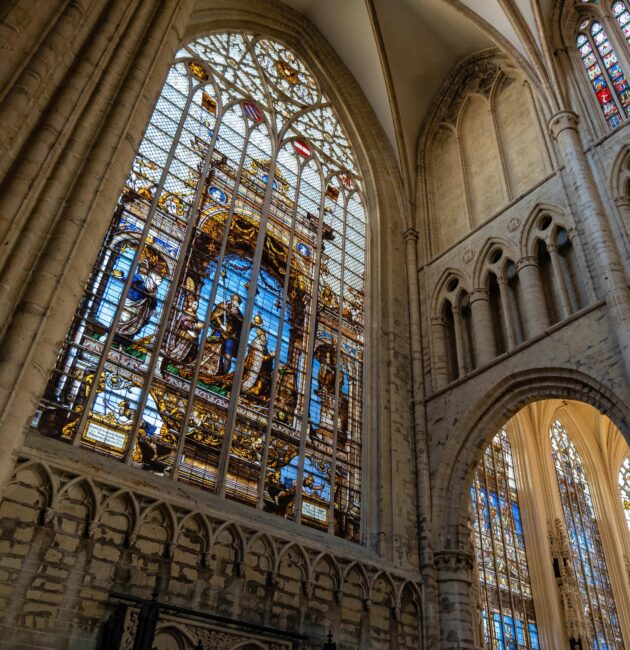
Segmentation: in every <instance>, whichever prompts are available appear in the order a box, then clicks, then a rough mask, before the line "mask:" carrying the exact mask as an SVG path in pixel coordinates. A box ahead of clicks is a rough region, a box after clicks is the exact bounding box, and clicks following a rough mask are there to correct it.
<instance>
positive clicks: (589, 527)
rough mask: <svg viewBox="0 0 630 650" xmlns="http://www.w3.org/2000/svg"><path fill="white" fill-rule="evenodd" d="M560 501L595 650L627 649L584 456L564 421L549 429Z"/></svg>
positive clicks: (558, 421) (557, 422)
mask: <svg viewBox="0 0 630 650" xmlns="http://www.w3.org/2000/svg"><path fill="white" fill-rule="evenodd" d="M549 436H550V438H551V454H552V457H553V461H554V464H555V468H556V478H557V479H558V487H559V489H560V501H561V502H562V510H563V512H564V522H565V525H566V529H567V538H568V542H569V548H570V550H571V559H572V563H573V569H574V571H575V575H576V577H577V583H578V588H579V590H580V596H581V599H582V604H583V606H584V614H585V620H586V625H587V626H588V629H589V635H590V637H591V639H592V641H593V646H592V647H593V648H594V649H595V650H604V649H605V650H612V649H615V648H619V649H621V648H623V647H624V646H623V641H622V638H621V630H620V628H619V619H618V617H617V610H616V608H615V602H614V599H613V595H612V590H611V587H610V580H609V578H608V570H607V568H606V560H605V558H604V549H603V547H602V541H601V538H600V535H599V528H598V525H597V519H596V517H595V510H594V509H593V501H592V499H591V491H590V488H589V485H588V481H587V480H586V474H585V472H584V467H583V466H582V461H581V459H580V456H579V455H578V453H577V450H576V449H575V446H574V444H573V442H572V441H571V439H570V438H569V436H568V435H567V432H566V430H565V428H564V426H563V424H562V422H561V421H560V420H555V421H554V423H553V425H552V426H551V429H550V430H549Z"/></svg>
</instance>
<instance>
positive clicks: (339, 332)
mask: <svg viewBox="0 0 630 650" xmlns="http://www.w3.org/2000/svg"><path fill="white" fill-rule="evenodd" d="M349 198H350V197H345V200H344V206H343V213H342V215H343V216H342V218H343V225H342V235H341V260H340V271H339V309H338V315H337V353H336V359H335V408H334V420H333V435H332V443H331V462H330V503H329V522H328V530H329V532H331V533H332V532H334V526H335V489H336V483H337V481H336V475H337V439H338V437H339V394H340V392H341V385H340V383H341V382H340V377H342V373H341V371H340V366H341V349H342V336H343V305H344V281H345V265H346V226H347V223H348V200H349ZM348 381H349V378H348Z"/></svg>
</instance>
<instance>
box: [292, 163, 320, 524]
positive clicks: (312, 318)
mask: <svg viewBox="0 0 630 650" xmlns="http://www.w3.org/2000/svg"><path fill="white" fill-rule="evenodd" d="M318 170H319V174H320V182H321V187H322V192H321V197H320V202H319V215H318V216H319V220H318V223H317V247H316V251H317V260H316V262H315V272H314V274H313V287H312V289H311V296H310V314H309V318H308V320H309V327H308V337H309V339H308V353H307V356H306V364H305V368H304V401H303V404H302V426H301V430H300V446H299V451H298V472H297V478H296V484H295V490H296V492H295V506H294V512H293V516H294V519H295V520H296V521H301V519H302V485H303V483H304V454H305V452H306V436H307V434H308V430H309V423H310V407H311V387H312V382H313V355H314V353H315V335H316V332H317V301H318V296H319V278H320V271H321V260H322V238H323V232H324V206H325V205H326V195H325V188H326V184H325V180H326V179H324V178H322V170H321V166H320V165H319V161H318Z"/></svg>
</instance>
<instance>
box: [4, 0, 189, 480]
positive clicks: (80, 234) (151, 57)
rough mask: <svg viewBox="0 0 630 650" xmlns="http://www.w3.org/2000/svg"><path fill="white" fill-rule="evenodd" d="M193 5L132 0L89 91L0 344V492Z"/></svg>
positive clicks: (44, 180)
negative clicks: (130, 13)
mask: <svg viewBox="0 0 630 650" xmlns="http://www.w3.org/2000/svg"><path fill="white" fill-rule="evenodd" d="M107 2H108V3H109V6H110V7H113V6H114V5H116V6H118V7H119V8H120V6H121V3H120V2H118V0H107ZM192 4H193V3H192V1H191V0H183V1H181V0H163V1H160V2H158V1H157V0H151V1H149V0H143V2H142V3H139V7H140V9H141V11H142V16H143V21H142V22H141V23H139V24H133V25H132V26H131V27H130V29H132V30H134V32H133V33H134V34H136V37H137V38H136V40H135V41H134V42H127V43H126V44H125V46H124V47H120V48H117V51H116V57H121V58H122V59H124V61H119V63H120V64H121V65H122V71H123V74H122V79H116V78H115V77H116V75H114V78H113V79H110V78H108V82H107V83H105V81H104V82H103V84H101V85H100V86H99V87H98V89H97V92H96V93H95V94H94V95H93V101H94V102H97V101H98V102H103V103H104V105H105V106H107V107H108V111H107V112H106V114H105V115H104V116H103V119H101V120H99V121H98V122H97V121H94V122H93V123H92V122H91V120H90V123H91V126H92V128H91V130H90V129H88V130H86V132H84V133H81V138H82V139H85V141H86V142H88V143H89V144H88V146H87V147H86V149H87V150H86V151H85V152H84V153H83V154H82V165H81V168H80V174H79V175H78V176H77V175H75V174H73V173H70V174H68V175H66V176H63V177H61V176H60V177H59V178H58V179H57V182H58V183H63V187H62V194H63V195H64V197H65V198H64V203H63V206H62V210H61V212H60V217H61V218H59V219H58V220H57V222H56V223H55V226H54V229H53V230H52V232H51V234H50V236H49V237H48V238H46V239H44V240H43V241H42V242H41V248H40V251H41V254H40V255H38V259H37V264H35V265H34V268H33V271H32V273H31V274H30V276H29V277H28V279H27V281H26V282H25V287H24V290H23V293H22V292H21V294H22V297H21V301H20V303H19V304H18V306H17V307H16V308H15V310H14V311H13V314H12V318H11V319H10V320H9V323H10V325H9V326H8V328H7V330H6V337H5V339H4V341H3V342H2V346H1V350H0V491H1V490H2V488H3V486H4V484H5V482H6V480H7V479H8V477H9V476H10V472H11V470H12V468H13V465H14V462H15V457H14V455H15V452H16V451H17V450H18V449H19V448H20V447H21V445H22V443H23V439H24V432H25V430H26V429H27V428H28V425H29V423H28V419H29V417H30V416H31V415H32V414H33V412H34V411H35V407H36V405H37V403H38V402H39V399H40V397H41V394H42V392H43V390H44V388H45V386H46V382H47V380H48V376H49V372H50V368H51V367H52V366H53V364H54V361H55V357H56V355H57V353H58V349H59V345H60V343H61V341H63V338H64V336H65V333H66V331H67V328H68V325H69V323H70V320H71V319H72V315H73V313H74V310H75V309H76V305H77V303H78V300H79V298H80V296H81V294H82V291H83V287H84V284H85V281H86V280H87V277H88V276H89V273H90V270H91V267H92V264H93V261H94V259H95V257H96V255H97V253H98V250H99V248H100V246H101V243H102V238H103V234H104V232H105V230H106V228H107V226H108V224H109V222H110V220H111V218H112V211H113V208H114V207H115V204H116V198H117V196H118V193H119V191H120V184H121V182H122V180H123V179H124V177H125V175H126V174H127V173H128V171H129V166H130V164H131V161H132V159H133V155H134V151H135V147H136V146H137V143H138V141H139V138H140V136H141V134H142V131H143V129H144V127H145V125H146V121H147V119H148V117H149V114H150V110H151V107H152V102H153V98H155V96H157V93H158V91H159V88H160V87H161V85H162V83H163V80H164V74H165V72H166V70H167V68H168V65H169V62H170V61H171V59H172V56H173V53H174V52H175V50H176V48H177V47H178V46H179V45H180V43H181V38H182V34H183V33H184V28H185V26H186V23H187V22H188V19H189V16H190V12H191V10H192ZM128 6H130V7H131V6H133V3H129V5H128ZM136 15H138V14H136ZM136 29H137V31H135V30H136ZM117 66H118V63H117V65H116V67H117ZM103 79H105V76H104V77H103ZM69 83H70V82H69ZM83 109H84V107H83V106H81V105H78V106H77V108H76V110H77V111H79V112H81V111H82V110H83ZM91 116H92V114H90V117H91ZM73 117H74V116H73ZM66 164H67V165H68V166H70V167H72V165H73V160H72V156H71V155H70V154H68V152H67V151H64V154H63V156H61V157H60V160H59V163H58V167H61V168H63V167H64V165H66ZM54 178H55V177H54V174H53V171H52V170H50V171H48V174H47V175H46V174H42V176H41V178H39V179H38V183H39V184H43V185H47V184H53V182H54V181H53V179H54ZM1 191H2V188H0V192H1ZM37 207H38V209H39V210H41V211H47V210H49V209H50V206H49V205H47V204H41V205H39V206H37Z"/></svg>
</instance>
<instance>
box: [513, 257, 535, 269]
mask: <svg viewBox="0 0 630 650" xmlns="http://www.w3.org/2000/svg"><path fill="white" fill-rule="evenodd" d="M528 266H533V267H534V268H538V258H537V257H535V256H534V255H526V256H525V257H521V259H520V260H518V261H517V262H516V270H517V271H522V270H523V269H524V268H527V267H528Z"/></svg>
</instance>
